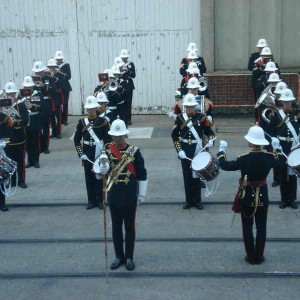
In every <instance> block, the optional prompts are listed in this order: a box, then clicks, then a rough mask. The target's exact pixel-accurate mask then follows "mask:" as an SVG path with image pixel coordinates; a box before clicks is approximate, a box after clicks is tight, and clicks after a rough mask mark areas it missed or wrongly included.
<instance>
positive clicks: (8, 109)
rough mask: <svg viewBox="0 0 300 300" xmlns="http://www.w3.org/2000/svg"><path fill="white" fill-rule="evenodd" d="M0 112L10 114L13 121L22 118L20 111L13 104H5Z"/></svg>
mask: <svg viewBox="0 0 300 300" xmlns="http://www.w3.org/2000/svg"><path fill="white" fill-rule="evenodd" d="M0 112H2V113H3V114H5V115H6V116H8V117H9V118H10V119H11V120H12V121H15V120H17V119H21V116H20V114H19V112H18V111H17V110H16V109H15V108H14V107H13V106H3V107H1V108H0Z"/></svg>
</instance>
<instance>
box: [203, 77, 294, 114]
mask: <svg viewBox="0 0 300 300" xmlns="http://www.w3.org/2000/svg"><path fill="white" fill-rule="evenodd" d="M205 77H206V79H207V83H208V88H209V94H210V100H211V101H212V102H213V104H214V114H252V113H253V106H254V97H253V92H252V88H251V74H207V75H206V76H205ZM281 77H282V79H283V81H284V82H285V83H286V84H287V85H288V87H289V88H290V89H292V91H293V92H294V95H295V97H296V98H297V95H298V92H299V75H298V74H297V73H281ZM298 101H300V99H298Z"/></svg>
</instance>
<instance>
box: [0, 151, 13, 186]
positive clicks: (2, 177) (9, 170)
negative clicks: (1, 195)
mask: <svg viewBox="0 0 300 300" xmlns="http://www.w3.org/2000/svg"><path fill="white" fill-rule="evenodd" d="M16 169H17V163H16V162H15V161H13V160H12V159H10V158H8V157H7V156H4V155H3V154H2V155H0V184H2V183H5V182H6V181H7V180H8V179H9V178H10V177H11V176H12V175H13V174H14V172H15V171H16Z"/></svg>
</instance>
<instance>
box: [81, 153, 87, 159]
mask: <svg viewBox="0 0 300 300" xmlns="http://www.w3.org/2000/svg"><path fill="white" fill-rule="evenodd" d="M80 159H81V160H87V159H88V157H87V156H86V155H85V154H83V155H81V156H80Z"/></svg>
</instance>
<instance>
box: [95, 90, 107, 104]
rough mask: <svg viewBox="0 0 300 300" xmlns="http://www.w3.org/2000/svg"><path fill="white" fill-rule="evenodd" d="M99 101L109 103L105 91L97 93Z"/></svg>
mask: <svg viewBox="0 0 300 300" xmlns="http://www.w3.org/2000/svg"><path fill="white" fill-rule="evenodd" d="M97 102H98V103H108V102H109V101H108V100H107V97H106V94H105V93H104V92H100V93H98V94H97Z"/></svg>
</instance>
